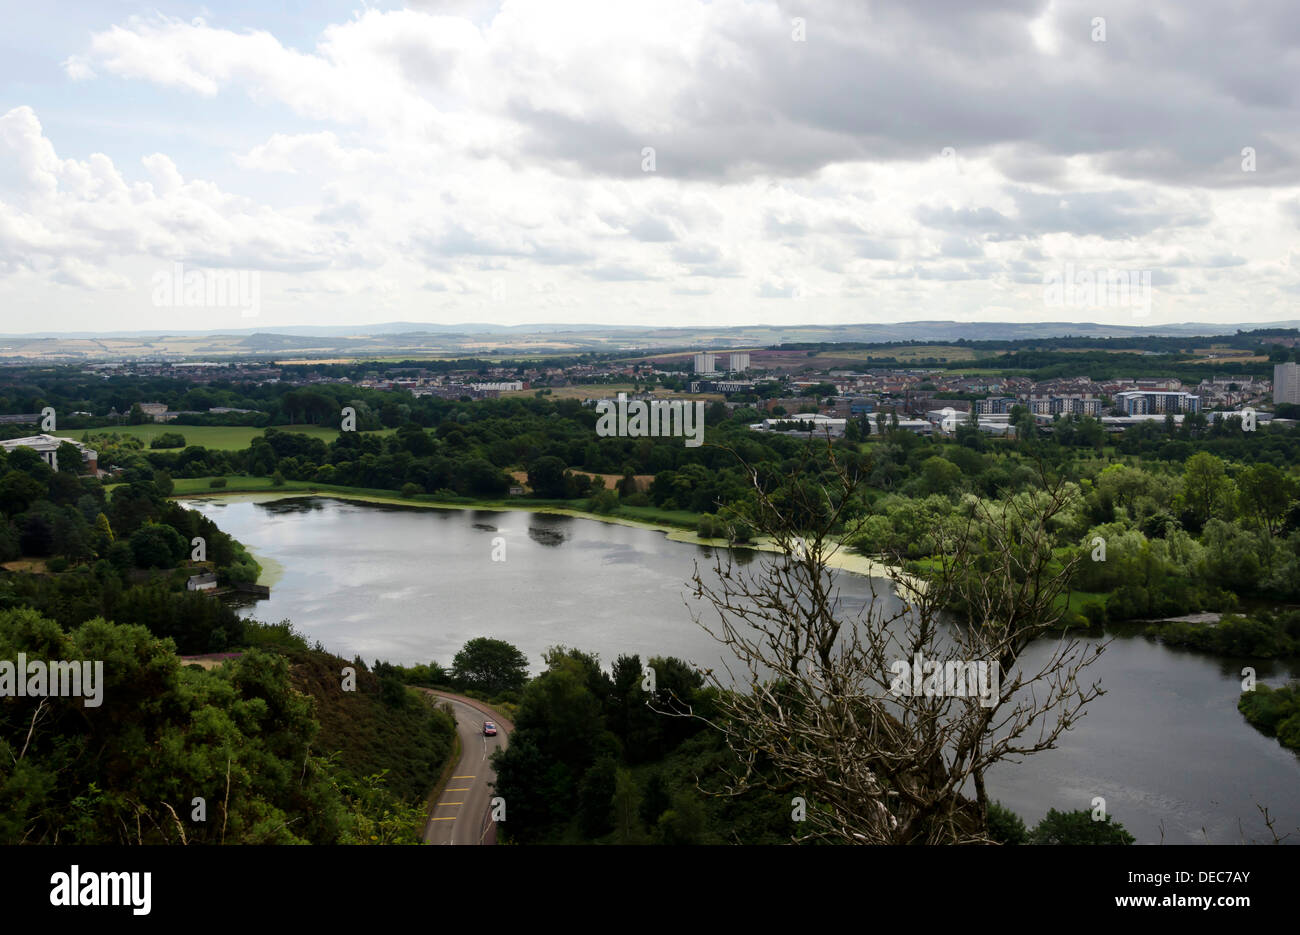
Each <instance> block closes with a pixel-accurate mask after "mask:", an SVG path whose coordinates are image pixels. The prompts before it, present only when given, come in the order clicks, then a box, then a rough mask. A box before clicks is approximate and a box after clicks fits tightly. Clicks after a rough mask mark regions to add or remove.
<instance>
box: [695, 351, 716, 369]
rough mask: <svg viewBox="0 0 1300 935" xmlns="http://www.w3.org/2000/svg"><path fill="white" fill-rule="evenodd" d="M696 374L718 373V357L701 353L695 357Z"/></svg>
mask: <svg viewBox="0 0 1300 935" xmlns="http://www.w3.org/2000/svg"><path fill="white" fill-rule="evenodd" d="M695 372H696V373H717V372H718V355H717V354H705V353H699V354H696V355H695Z"/></svg>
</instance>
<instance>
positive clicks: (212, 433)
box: [54, 422, 393, 451]
mask: <svg viewBox="0 0 1300 935" xmlns="http://www.w3.org/2000/svg"><path fill="white" fill-rule="evenodd" d="M272 428H276V429H279V430H280V431H282V432H301V433H302V434H304V435H311V436H313V437H315V438H320V439H323V440H325V441H327V442H331V441H333V440H334V439H335V438H337V437H338V434H339V430H338V429H337V428H335V427H334V426H332V425H276V426H272ZM265 431H266V429H259V428H253V427H252V426H246V425H175V424H173V423H157V422H150V423H146V424H144V425H113V426H106V427H104V428H97V429H73V430H71V431H63V432H55V433H54V434H55V435H59V436H61V437H63V438H71V439H75V440H77V441H80V440H81V436H82V435H84V434H86V433H87V432H90V433H91V434H92V435H93V434H94V433H96V432H117V433H118V434H120V435H134V436H135V437H136V438H139V439H140V440H141V441H143V442H144V445H145V447H146V448H148V447H149V442H151V441H152V440H153V439H155V438H157V437H158V436H159V435H161V434H162V433H163V432H178V433H180V434H181V435H184V436H185V444H187V445H202V446H203V447H204V448H211V449H214V450H220V451H243V450H244V449H245V448H247V447H248V446H249V444H250V443H251V442H252V441H253V439H254V438H256V437H257V436H259V435H261V434H262V433H263V432H265ZM392 432H393V429H381V430H380V431H378V432H375V433H372V434H376V435H390V434H392ZM172 450H177V449H172Z"/></svg>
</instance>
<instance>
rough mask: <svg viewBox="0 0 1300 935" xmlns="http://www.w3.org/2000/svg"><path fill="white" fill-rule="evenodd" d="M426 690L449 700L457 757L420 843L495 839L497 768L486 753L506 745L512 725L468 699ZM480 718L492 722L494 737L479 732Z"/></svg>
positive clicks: (490, 753)
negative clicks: (454, 730)
mask: <svg viewBox="0 0 1300 935" xmlns="http://www.w3.org/2000/svg"><path fill="white" fill-rule="evenodd" d="M426 690H427V689H426ZM429 693H430V694H431V695H434V696H436V697H437V699H438V702H439V703H442V702H447V703H448V704H450V705H451V706H452V709H453V710H454V711H455V712H456V733H457V734H459V735H460V760H458V761H457V763H456V767H455V768H454V769H453V770H452V774H451V779H449V780H448V781H447V785H446V788H444V789H443V790H442V794H441V795H439V796H438V799H437V804H436V805H435V806H434V808H433V812H432V814H431V815H430V818H429V823H428V825H426V826H425V829H424V843H425V844H495V843H496V824H495V823H493V821H492V809H491V802H492V795H493V790H492V786H491V784H492V783H493V782H494V781H495V780H496V773H495V772H494V771H493V769H492V764H491V762H490V761H489V759H488V758H489V757H491V756H492V753H493V751H495V750H499V749H502V748H504V747H505V746H506V743H507V741H508V739H509V736H510V729H511V727H512V726H513V725H511V724H510V722H509V721H503V720H502V719H501V718H499V717H498V716H497V715H496V714H494V713H493V712H492V711H491V710H490V709H488V708H487V707H486V706H483V707H480V706H479V703H478V702H475V701H473V700H471V699H469V698H465V697H462V696H460V695H449V694H446V693H444V692H432V691H431V692H429ZM484 721H492V722H493V723H494V724H496V726H497V735H496V736H495V737H484V736H483V722H484Z"/></svg>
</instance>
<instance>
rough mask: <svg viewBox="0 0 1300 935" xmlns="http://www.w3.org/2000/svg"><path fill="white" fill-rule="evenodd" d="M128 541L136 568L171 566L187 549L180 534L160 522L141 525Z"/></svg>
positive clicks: (183, 555)
mask: <svg viewBox="0 0 1300 935" xmlns="http://www.w3.org/2000/svg"><path fill="white" fill-rule="evenodd" d="M130 543H131V557H132V558H133V559H134V561H135V564H136V567H137V568H172V567H174V566H175V565H176V563H177V562H179V561H180V560H181V559H182V558H184V557H185V554H186V551H187V550H186V543H185V540H184V539H183V538H181V534H180V533H178V532H177V531H176V530H175V529H173V528H172V527H170V526H166V525H163V524H162V523H149V524H147V525H144V526H141V527H140V528H139V529H137V530H136V531H135V532H134V533H132V535H131V539H130Z"/></svg>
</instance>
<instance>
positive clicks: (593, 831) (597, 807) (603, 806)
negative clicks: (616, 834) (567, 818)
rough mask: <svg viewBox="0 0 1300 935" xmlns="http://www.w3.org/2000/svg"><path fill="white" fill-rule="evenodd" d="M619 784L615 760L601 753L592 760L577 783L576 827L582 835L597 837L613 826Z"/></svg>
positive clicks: (607, 831) (606, 832)
mask: <svg viewBox="0 0 1300 935" xmlns="http://www.w3.org/2000/svg"><path fill="white" fill-rule="evenodd" d="M617 788H618V764H617V763H616V762H615V761H614V758H613V757H610V756H602V757H601V758H600V759H598V760H596V762H595V763H593V764H592V766H591V768H590V769H589V770H587V772H586V773H585V774H584V775H583V777H582V782H581V784H579V786H578V827H579V828H580V829H581V831H582V834H583V837H586V838H599V837H602V836H604V835H606V834H609V832H610V831H611V830H612V829H613V820H612V819H613V802H614V793H615V792H616V791H617Z"/></svg>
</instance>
